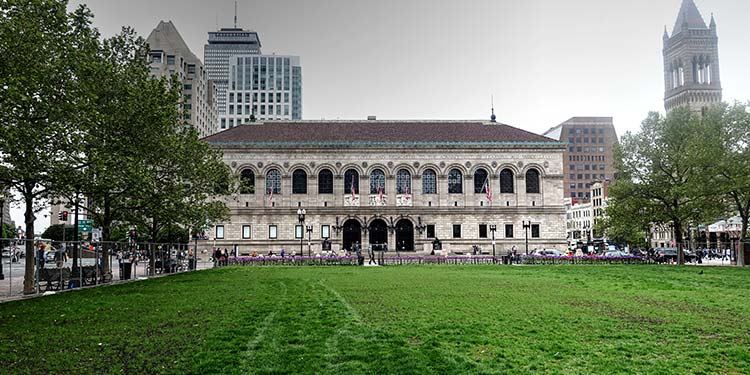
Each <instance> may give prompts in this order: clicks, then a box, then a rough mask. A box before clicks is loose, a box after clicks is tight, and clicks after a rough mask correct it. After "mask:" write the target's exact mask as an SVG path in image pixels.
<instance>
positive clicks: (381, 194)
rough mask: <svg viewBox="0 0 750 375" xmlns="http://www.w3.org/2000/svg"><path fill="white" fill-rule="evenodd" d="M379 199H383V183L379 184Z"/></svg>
mask: <svg viewBox="0 0 750 375" xmlns="http://www.w3.org/2000/svg"><path fill="white" fill-rule="evenodd" d="M378 200H380V201H381V202H382V201H383V185H378Z"/></svg>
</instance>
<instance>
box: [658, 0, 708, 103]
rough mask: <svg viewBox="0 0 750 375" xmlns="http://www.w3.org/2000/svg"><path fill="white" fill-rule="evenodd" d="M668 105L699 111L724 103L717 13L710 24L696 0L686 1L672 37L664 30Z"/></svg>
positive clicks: (666, 101)
mask: <svg viewBox="0 0 750 375" xmlns="http://www.w3.org/2000/svg"><path fill="white" fill-rule="evenodd" d="M663 41H664V51H663V55H664V108H665V109H666V110H667V112H669V111H671V110H672V109H674V108H677V107H683V106H688V107H690V109H691V110H693V111H695V112H703V111H705V110H706V109H707V108H708V107H710V106H711V105H714V104H718V103H720V102H721V93H722V90H721V75H720V74H719V38H718V36H717V34H716V21H715V20H714V17H713V14H712V15H711V23H710V24H709V26H708V27H706V23H705V22H704V21H703V17H701V14H700V12H699V11H698V8H697V7H696V6H695V3H694V2H693V0H683V2H682V6H681V8H680V12H679V14H678V16H677V21H676V22H675V26H674V29H673V30H672V36H670V35H669V34H668V33H667V30H666V28H665V29H664V35H663Z"/></svg>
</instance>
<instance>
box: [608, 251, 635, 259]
mask: <svg viewBox="0 0 750 375" xmlns="http://www.w3.org/2000/svg"><path fill="white" fill-rule="evenodd" d="M602 256H603V257H605V258H619V257H628V256H630V254H628V253H626V252H624V251H620V250H611V251H605V252H604V254H603V255H602Z"/></svg>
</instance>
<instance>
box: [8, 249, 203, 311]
mask: <svg viewBox="0 0 750 375" xmlns="http://www.w3.org/2000/svg"><path fill="white" fill-rule="evenodd" d="M32 247H33V255H34V256H31V257H30V256H28V255H29V254H26V240H25V239H15V238H6V239H0V249H2V258H0V279H1V280H0V298H5V297H14V296H21V295H24V293H23V284H24V280H25V277H26V268H27V262H29V263H30V264H28V265H29V266H30V267H31V269H32V270H33V280H32V281H33V294H40V293H44V292H48V291H60V290H66V289H72V288H79V287H90V286H97V285H100V284H109V283H112V282H119V281H125V280H132V279H137V278H142V277H153V276H160V275H166V274H172V273H179V272H186V271H191V270H196V269H198V270H200V269H206V268H212V267H213V266H214V263H215V262H214V260H213V259H212V258H211V254H213V251H212V248H211V246H210V245H209V244H201V243H198V246H197V254H195V251H196V245H195V244H179V243H146V242H88V241H64V242H63V241H47V240H34V243H33V246H32ZM27 294H28V293H27Z"/></svg>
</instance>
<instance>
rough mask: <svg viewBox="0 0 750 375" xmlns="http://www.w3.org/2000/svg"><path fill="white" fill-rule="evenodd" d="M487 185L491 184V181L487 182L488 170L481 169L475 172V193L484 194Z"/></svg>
mask: <svg viewBox="0 0 750 375" xmlns="http://www.w3.org/2000/svg"><path fill="white" fill-rule="evenodd" d="M485 183H489V181H487V170H485V169H484V168H479V169H477V170H476V172H474V192H475V193H484V192H485V191H484V184H485Z"/></svg>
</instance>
